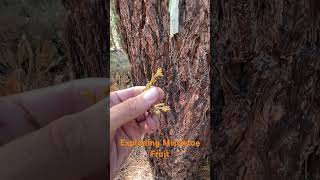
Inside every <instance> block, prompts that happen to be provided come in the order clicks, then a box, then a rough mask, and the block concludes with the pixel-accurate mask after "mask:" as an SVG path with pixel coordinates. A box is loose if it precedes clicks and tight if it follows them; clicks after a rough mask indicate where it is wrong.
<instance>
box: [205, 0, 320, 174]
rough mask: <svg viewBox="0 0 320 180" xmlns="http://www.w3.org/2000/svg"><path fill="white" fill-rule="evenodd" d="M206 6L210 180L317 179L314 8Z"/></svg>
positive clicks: (309, 4)
mask: <svg viewBox="0 0 320 180" xmlns="http://www.w3.org/2000/svg"><path fill="white" fill-rule="evenodd" d="M212 6H213V11H211V16H212V18H213V20H212V23H213V24H212V27H214V29H213V34H212V36H213V37H214V43H213V47H212V49H213V64H214V66H213V72H214V74H213V81H212V86H211V88H212V91H213V101H212V104H213V109H212V110H213V111H212V112H213V113H214V114H213V117H215V118H214V119H213V125H214V129H213V137H214V138H213V140H212V148H213V154H212V162H211V163H213V170H214V172H213V174H214V177H213V179H215V180H221V179H246V180H247V179H296V180H298V179H306V180H307V179H320V146H319V145H320V133H319V132H320V119H319V118H320V115H319V112H320V104H319V101H320V96H319V94H320V90H319V87H320V81H319V78H320V74H319V70H320V69H319V62H320V49H319V38H320V36H319V34H320V25H319V13H318V12H319V11H318V9H319V8H320V3H319V2H318V1H316V0H310V1H302V0H298V1H290V2H289V1H287V0H280V1H276V0H270V1H255V0H249V1H243V0H241V1H239V0H230V1H222V0H215V1H214V3H213V4H212Z"/></svg>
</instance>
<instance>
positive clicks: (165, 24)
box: [116, 0, 210, 179]
mask: <svg viewBox="0 0 320 180" xmlns="http://www.w3.org/2000/svg"><path fill="white" fill-rule="evenodd" d="M208 3H209V2H208V1H206V0H201V1H193V0H181V1H180V4H179V10H180V15H179V20H180V25H179V33H178V34H176V35H175V36H174V37H173V38H172V39H170V38H169V11H168V8H169V1H167V0H162V1H156V0H150V1H141V0H133V1H127V0H117V1H116V11H117V13H118V15H119V17H120V22H119V29H120V30H121V33H122V38H123V40H124V48H125V50H126V51H127V53H128V56H129V59H130V63H131V65H132V66H131V73H132V76H133V82H134V85H144V84H146V83H147V80H148V79H149V78H150V77H151V75H152V73H153V72H155V70H156V69H157V68H158V67H162V68H164V74H165V76H164V77H163V78H162V79H160V80H159V82H158V83H157V86H160V87H162V88H163V89H164V90H165V92H166V97H165V102H166V103H167V104H168V105H169V106H171V109H172V110H171V111H170V112H169V113H166V114H165V115H164V118H163V119H162V120H161V130H160V131H159V132H157V133H155V134H153V135H151V136H150V137H148V138H152V139H159V140H162V139H190V140H193V139H197V140H200V141H201V142H202V146H201V148H191V147H188V148H169V149H168V150H169V151H170V153H171V156H170V158H168V159H157V158H150V160H151V162H152V165H153V167H154V169H155V171H156V176H157V177H167V178H172V179H183V178H187V177H189V178H190V176H191V175H192V174H195V173H196V171H197V170H198V168H199V166H200V164H201V162H202V160H203V159H204V158H205V157H206V155H207V154H208V144H209V129H210V125H209V19H208V14H209V4H208ZM161 149H162V150H163V149H165V148H161Z"/></svg>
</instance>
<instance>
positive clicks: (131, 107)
mask: <svg viewBox="0 0 320 180" xmlns="http://www.w3.org/2000/svg"><path fill="white" fill-rule="evenodd" d="M126 106H127V109H128V111H136V110H137V101H136V100H135V99H129V100H127V103H126Z"/></svg>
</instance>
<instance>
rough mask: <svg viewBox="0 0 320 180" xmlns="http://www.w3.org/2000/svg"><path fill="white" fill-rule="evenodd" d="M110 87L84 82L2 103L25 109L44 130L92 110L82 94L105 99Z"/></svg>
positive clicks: (100, 82) (103, 81)
mask: <svg viewBox="0 0 320 180" xmlns="http://www.w3.org/2000/svg"><path fill="white" fill-rule="evenodd" d="M108 83H109V81H108V79H106V78H88V79H81V80H75V81H71V82H68V83H64V84H60V85H56V86H51V87H48V88H42V89H38V90H33V91H29V92H25V93H21V94H17V95H13V96H8V97H2V98H1V99H3V100H4V101H6V102H8V103H10V104H11V105H12V106H15V107H16V108H21V107H23V109H24V111H26V112H27V113H28V114H30V115H31V116H32V117H34V119H33V120H34V121H36V122H37V123H38V124H39V125H41V126H44V125H46V124H48V123H50V122H51V121H53V120H56V119H58V118H60V117H62V116H64V115H67V114H72V113H76V112H80V111H82V110H84V109H86V108H88V107H89V106H91V105H92V102H90V101H89V100H88V99H87V98H86V97H85V96H84V95H83V93H84V92H90V93H93V95H95V96H97V97H100V98H102V97H103V96H104V91H105V88H106V86H107V85H108ZM0 114H2V113H1V109H0ZM22 116H24V114H23V115H22ZM11 120H12V122H15V121H17V122H18V121H19V120H17V119H11Z"/></svg>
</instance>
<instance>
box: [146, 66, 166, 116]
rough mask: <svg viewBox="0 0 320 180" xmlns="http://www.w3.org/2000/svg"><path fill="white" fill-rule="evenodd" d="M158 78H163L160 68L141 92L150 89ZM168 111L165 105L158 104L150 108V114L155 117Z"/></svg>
mask: <svg viewBox="0 0 320 180" xmlns="http://www.w3.org/2000/svg"><path fill="white" fill-rule="evenodd" d="M159 77H163V71H162V69H161V68H158V69H157V72H156V74H154V75H153V76H152V77H151V80H150V81H149V82H148V83H147V85H146V88H145V89H144V90H143V91H146V90H148V89H150V88H151V86H152V85H153V84H154V83H156V82H157V79H158V78H159ZM169 111H170V106H166V105H165V103H159V104H156V105H154V106H153V107H151V109H150V112H151V113H153V114H156V115H160V114H161V112H163V113H166V112H169Z"/></svg>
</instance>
